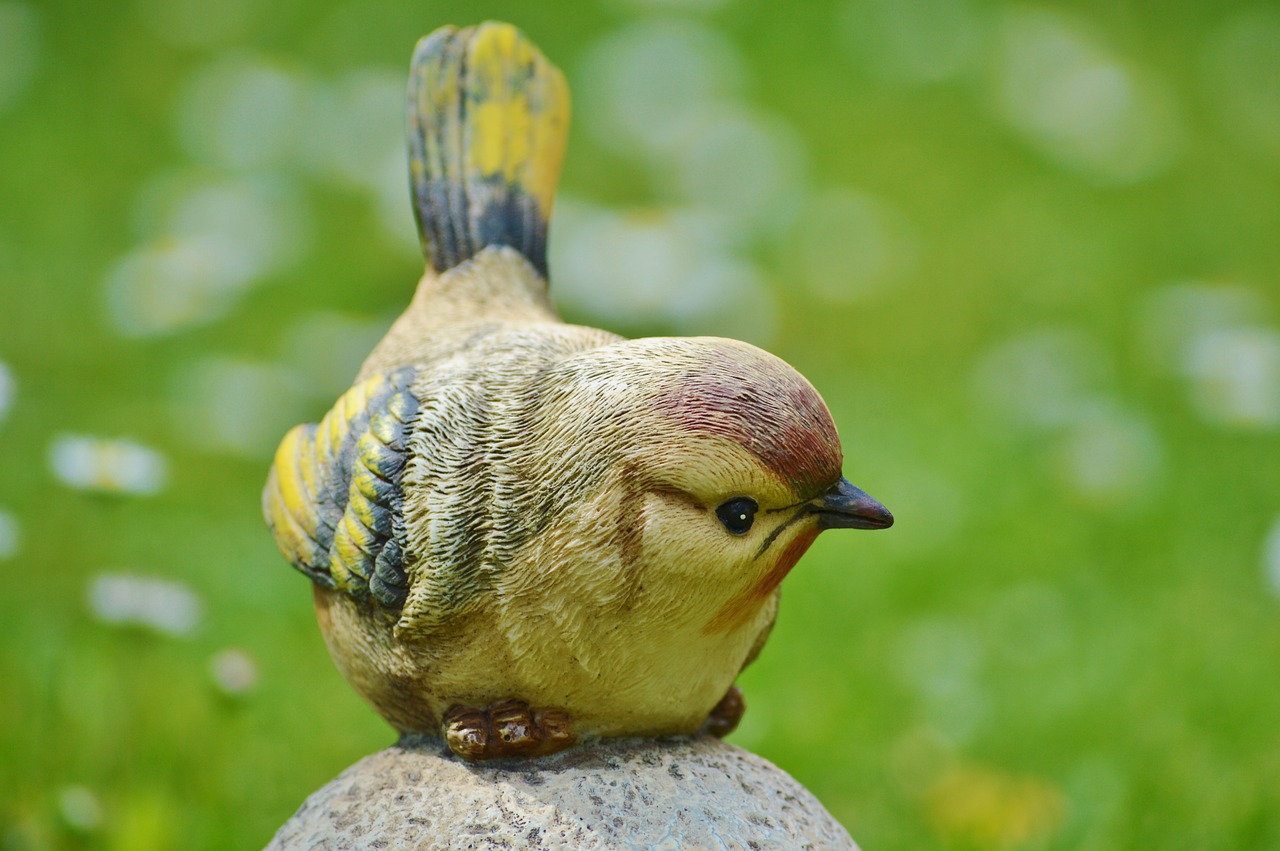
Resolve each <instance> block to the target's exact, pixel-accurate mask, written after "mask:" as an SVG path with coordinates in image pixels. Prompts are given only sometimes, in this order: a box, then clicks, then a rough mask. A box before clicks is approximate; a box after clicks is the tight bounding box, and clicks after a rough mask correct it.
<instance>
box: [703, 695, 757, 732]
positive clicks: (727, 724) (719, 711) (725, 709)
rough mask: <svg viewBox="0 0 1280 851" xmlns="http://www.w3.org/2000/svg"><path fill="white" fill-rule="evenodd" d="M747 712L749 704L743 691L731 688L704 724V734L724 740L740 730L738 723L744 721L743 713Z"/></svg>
mask: <svg viewBox="0 0 1280 851" xmlns="http://www.w3.org/2000/svg"><path fill="white" fill-rule="evenodd" d="M746 711H747V702H746V701H745V700H744V699H743V698H742V689H740V688H738V687H737V686H729V690H728V691H726V692H725V693H724V697H722V698H720V702H719V703H717V704H716V705H715V706H714V707H713V708H712V709H711V714H710V715H708V716H707V720H706V721H703V722H702V732H704V733H710V734H711V735H713V736H716V737H718V738H721V739H723V738H724V737H725V736H727V735H729V734H730V733H732V732H733V731H734V730H736V729H738V722H739V721H741V720H742V713H744V712H746Z"/></svg>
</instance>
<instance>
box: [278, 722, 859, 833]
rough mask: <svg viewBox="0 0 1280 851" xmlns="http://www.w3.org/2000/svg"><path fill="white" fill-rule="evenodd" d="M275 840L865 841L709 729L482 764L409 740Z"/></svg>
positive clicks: (322, 794)
mask: <svg viewBox="0 0 1280 851" xmlns="http://www.w3.org/2000/svg"><path fill="white" fill-rule="evenodd" d="M267 848H268V851H286V849H287V851H295V849H326V851H339V849H342V851H346V849H373V848H387V849H402V848H403V849H605V848H658V849H672V851H678V849H695V848H709V849H727V848H731V849H744V851H745V849H774V848H777V849H802V848H812V849H853V851H857V845H855V844H854V842H853V840H852V839H850V837H849V834H848V833H846V832H845V830H844V828H842V827H841V826H840V825H839V824H838V823H837V822H836V821H835V819H833V818H832V817H831V815H830V814H829V813H828V812H827V811H826V810H825V809H824V808H823V806H822V804H820V803H818V800H817V799H816V798H815V797H813V795H811V794H810V793H809V792H808V791H806V790H805V789H804V787H802V786H801V785H800V784H799V783H797V782H796V781H795V780H792V779H791V777H790V776H789V775H788V774H787V773H786V772H784V771H782V770H781V769H779V768H777V767H776V766H774V765H773V764H772V763H770V762H768V761H767V760H764V759H761V758H760V757H758V756H756V755H754V754H751V753H748V752H747V751H744V750H742V749H741V748H738V747H735V746H734V745H730V744H727V743H725V742H722V741H720V740H719V739H715V738H710V737H699V738H695V739H663V740H657V741H653V740H634V739H630V740H617V739H615V740H608V741H604V742H599V743H595V744H590V745H585V746H580V747H577V748H573V749H571V750H568V751H565V752H563V753H559V754H555V755H554V756H550V757H544V758H542V759H540V760H535V761H526V762H517V761H504V762H496V763H481V764H478V765H477V764H469V763H466V762H463V761H462V760H459V759H457V758H456V757H454V756H453V755H452V754H450V753H449V752H448V750H447V749H446V748H445V747H444V746H443V745H442V744H441V743H440V742H439V741H438V740H433V739H406V740H404V741H402V742H401V743H400V744H398V745H396V746H395V747H391V748H388V749H387V750H384V751H381V752H379V753H376V754H373V755H372V756H369V757H366V758H365V759H362V760H360V762H358V763H356V764H355V765H353V766H351V767H350V768H348V769H347V770H346V771H344V772H342V774H340V775H338V777H337V778H336V779H334V780H333V781H332V782H330V783H329V784H328V785H326V786H324V787H323V788H321V789H320V790H319V791H317V792H316V793H315V794H313V795H312V796H311V797H309V798H307V800H306V802H305V803H304V804H303V805H302V807H301V808H300V809H299V810H298V812H297V813H295V814H294V816H293V818H291V819H289V821H288V822H286V823H285V825H284V827H282V828H280V831H279V832H278V833H277V834H276V836H275V838H274V839H273V840H272V841H271V844H270V845H268V846H267Z"/></svg>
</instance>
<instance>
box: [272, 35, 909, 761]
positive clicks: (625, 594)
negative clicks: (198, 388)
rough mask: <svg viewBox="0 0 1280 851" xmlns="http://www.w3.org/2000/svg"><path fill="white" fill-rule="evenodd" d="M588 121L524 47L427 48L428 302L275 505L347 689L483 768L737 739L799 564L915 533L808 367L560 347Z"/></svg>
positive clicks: (414, 158) (286, 465)
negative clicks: (878, 496) (551, 256)
mask: <svg viewBox="0 0 1280 851" xmlns="http://www.w3.org/2000/svg"><path fill="white" fill-rule="evenodd" d="M568 116H569V94H568V88H567V85H566V83H565V80H564V77H563V75H562V74H561V73H560V71H559V70H558V69H557V68H556V67H555V66H553V65H552V64H550V63H549V62H548V61H547V60H546V59H545V58H544V57H543V56H542V54H541V53H540V52H539V51H538V49H537V48H536V47H535V46H534V45H533V44H532V43H531V42H530V41H529V40H528V39H527V38H526V37H525V36H524V35H523V34H522V33H520V32H519V31H518V30H517V29H515V28H514V27H512V26H510V25H508V24H501V23H485V24H481V25H479V26H476V27H469V28H465V29H456V28H454V27H444V28H442V29H440V30H437V31H436V32H434V33H433V34H431V35H430V36H427V37H425V38H423V39H422V40H421V41H419V42H418V44H417V47H416V48H415V50H414V54H413V60H412V65H411V69H410V79H409V86H408V145H409V154H410V157H409V159H410V169H409V171H410V175H409V176H410V188H411V192H412V196H413V207H414V213H415V216H416V219H417V224H418V229H419V233H420V236H421V240H422V245H423V252H424V256H425V258H426V260H427V265H426V270H425V273H424V274H423V276H422V279H421V281H420V282H419V283H418V287H417V291H416V293H415V294H414V296H413V299H412V301H411V303H410V304H409V307H408V309H407V310H406V311H405V312H404V313H403V314H402V315H401V316H400V317H399V318H398V319H397V320H396V321H395V323H394V324H393V325H392V326H391V328H390V330H389V331H388V332H387V335H386V336H385V337H384V338H383V339H382V341H381V342H380V343H378V345H377V346H376V347H375V348H374V350H373V352H372V354H370V355H369V357H368V359H367V360H366V361H365V362H364V365H363V366H362V367H361V369H360V372H359V374H358V375H357V376H356V380H355V385H354V386H353V387H352V388H351V389H350V390H348V391H347V392H346V393H345V394H343V396H342V397H341V398H339V399H338V401H337V403H336V404H335V405H334V407H333V409H332V410H330V411H329V412H328V413H327V414H325V416H324V417H323V418H322V419H321V420H320V422H319V423H318V424H308V425H300V426H297V427H295V428H294V429H293V430H291V431H290V432H288V434H286V435H285V437H284V439H283V441H282V442H281V444H280V447H279V449H278V450H277V452H276V455H275V459H274V462H273V465H272V467H271V471H270V474H269V477H268V480H267V484H266V488H265V492H264V494H263V507H264V513H265V515H266V520H267V523H268V525H269V526H270V528H271V531H272V534H273V535H274V537H275V540H276V543H277V544H278V546H279V548H280V551H281V552H282V553H283V554H284V556H285V558H286V559H288V560H289V561H290V562H291V563H292V564H293V566H294V567H296V568H297V569H298V570H300V571H302V572H303V573H305V574H306V575H307V576H308V577H310V579H311V582H312V584H313V587H314V596H315V609H316V616H317V619H318V621H319V624H320V627H321V630H322V632H323V634H324V639H325V643H326V644H327V646H328V648H329V652H330V653H331V654H332V656H333V659H334V661H335V663H336V665H337V667H338V668H339V670H340V671H341V672H342V673H343V675H345V676H346V678H347V679H348V680H349V681H350V683H351V684H352V686H354V687H355V689H356V691H357V692H359V693H360V694H361V695H362V696H363V697H364V698H365V699H366V700H367V701H368V702H369V703H370V704H372V705H373V707H374V708H375V709H376V710H377V711H378V712H379V713H380V714H381V715H382V716H383V717H384V718H385V719H386V720H387V721H388V722H390V724H391V725H392V726H393V727H395V728H396V729H397V730H398V731H400V732H401V733H416V734H426V735H430V736H437V737H442V738H443V739H444V741H445V742H446V743H447V745H448V747H449V748H450V749H451V750H452V751H453V752H454V753H456V754H458V755H459V756H461V757H463V758H465V759H469V760H480V759H491V758H498V757H514V756H537V755H541V754H547V753H552V752H554V751H557V750H560V749H562V748H564V747H566V746H568V745H570V744H572V743H573V742H575V741H578V740H583V739H594V738H599V737H609V736H656V735H668V734H692V733H696V732H698V731H700V730H702V731H709V732H712V733H716V734H721V735H723V734H724V733H726V732H728V731H730V730H732V729H733V727H734V726H735V725H736V724H737V720H738V718H739V717H740V715H741V713H742V711H743V707H744V704H743V701H742V697H741V694H740V693H739V692H738V690H737V688H736V687H734V686H733V682H734V679H735V678H736V676H737V675H738V673H739V672H740V671H741V670H742V669H743V668H744V667H745V666H746V665H748V664H749V663H750V662H751V661H752V660H753V659H754V658H755V657H756V655H757V654H758V653H759V652H760V649H761V647H762V646H763V644H764V642H765V639H766V637H767V636H768V634H769V631H770V629H771V628H772V626H773V622H774V617H775V615H776V613H777V609H778V593H779V592H778V586H779V584H780V583H781V582H782V580H783V578H784V577H785V576H786V575H787V573H788V572H789V571H790V570H791V569H792V567H793V566H794V565H795V564H796V561H797V560H798V559H799V558H800V556H801V555H802V554H803V553H804V552H805V550H806V549H807V548H808V547H809V545H810V544H811V543H812V542H813V540H814V538H815V537H817V535H818V533H819V532H821V531H823V530H824V529H882V528H885V527H887V526H889V525H890V524H891V523H892V522H893V517H892V515H890V513H889V512H888V511H887V510H885V508H884V507H883V506H882V505H880V503H878V502H876V501H875V500H874V499H872V498H871V497H869V496H868V495H867V494H866V493H864V492H863V491H861V490H859V489H858V488H856V487H854V486H853V485H852V484H850V483H849V482H848V480H846V479H845V478H844V477H843V475H842V471H841V468H842V454H841V449H840V441H839V438H838V437H837V435H836V428H835V425H834V423H833V422H832V419H831V414H830V413H829V412H828V410H827V407H826V405H825V404H824V403H823V401H822V398H821V397H820V396H819V395H818V393H817V391H816V390H814V388H813V387H812V386H811V385H810V384H809V382H808V381H806V380H805V379H804V378H803V377H802V376H801V375H800V374H799V373H798V372H796V371H795V370H794V369H793V368H792V367H790V366H788V365H787V364H786V363H784V362H783V361H782V360H780V359H778V358H777V357H774V356H773V355H770V354H768V353H766V352H764V351H762V350H760V349H758V348H755V347H754V346H751V345H748V344H746V343H741V342H737V341H734V340H728V339H721V338H716V337H676V338H669V337H655V338H647V339H637V340H627V339H623V338H621V337H619V336H616V335H614V334H611V333H609V332H607V331H601V330H597V329H594V328H586V327H581V326H577V325H569V324H566V323H564V322H563V321H561V319H560V318H559V317H558V316H557V314H556V311H555V309H554V307H553V306H552V304H551V301H550V297H549V293H548V273H547V257H546V242H547V226H548V222H549V220H550V217H551V208H552V201H553V198H554V194H555V187H556V182H557V180H558V179H559V172H560V165H561V161H562V159H563V154H564V148H565V143H566V139H567V135H568V120H569V119H568Z"/></svg>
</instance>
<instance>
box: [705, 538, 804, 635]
mask: <svg viewBox="0 0 1280 851" xmlns="http://www.w3.org/2000/svg"><path fill="white" fill-rule="evenodd" d="M818 531H819V530H818V529H817V528H812V529H805V530H803V531H802V532H801V533H800V534H799V535H797V536H796V538H795V540H793V541H792V542H791V543H789V544H787V548H786V549H785V550H783V551H782V553H781V554H780V555H779V556H778V560H777V562H776V563H774V565H773V567H772V568H771V569H770V570H769V572H768V573H766V574H765V575H764V576H762V577H760V581H759V582H757V583H756V584H755V585H753V586H751V587H750V588H747V589H746V590H744V591H742V592H741V593H739V594H737V595H736V596H734V597H733V599H731V600H729V602H727V603H725V604H724V606H723V607H722V608H721V609H720V611H718V612H716V615H715V617H713V618H712V619H711V620H709V621H707V624H706V626H704V627H703V628H702V633H703V635H714V634H715V633H718V632H731V631H733V630H735V629H738V628H739V627H742V626H745V625H746V624H747V622H748V621H750V620H751V618H753V617H754V616H755V614H756V612H757V611H759V609H760V606H762V605H763V604H764V601H765V600H768V599H769V597H770V595H772V594H773V592H774V591H776V590H777V589H778V586H779V585H781V584H782V580H784V579H786V578H787V574H788V573H790V572H791V568H793V567H795V566H796V562H798V561H800V556H802V555H804V554H805V551H806V550H808V549H809V545H810V544H812V543H813V541H814V539H815V538H817V537H818Z"/></svg>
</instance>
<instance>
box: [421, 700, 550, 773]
mask: <svg viewBox="0 0 1280 851" xmlns="http://www.w3.org/2000/svg"><path fill="white" fill-rule="evenodd" d="M574 739H575V736H574V735H573V727H572V725H571V724H570V723H569V716H568V715H567V714H565V713H564V712H561V711H560V710H558V709H548V710H544V711H534V710H533V709H530V708H529V704H527V703H525V702H524V701H523V700H504V701H502V702H501V703H495V704H493V705H491V706H488V707H486V708H484V709H473V708H470V707H465V706H455V707H453V708H452V709H450V710H449V711H448V712H446V713H445V716H444V740H445V743H446V744H447V745H448V746H449V750H451V751H453V752H454V753H456V754H457V755H458V756H460V757H462V758H463V759H466V760H471V761H476V760H481V759H502V758H504V757H519V756H545V755H546V754H551V753H555V752H556V751H559V750H563V749H564V748H567V747H568V746H569V745H571V744H573V742H574Z"/></svg>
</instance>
